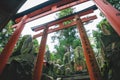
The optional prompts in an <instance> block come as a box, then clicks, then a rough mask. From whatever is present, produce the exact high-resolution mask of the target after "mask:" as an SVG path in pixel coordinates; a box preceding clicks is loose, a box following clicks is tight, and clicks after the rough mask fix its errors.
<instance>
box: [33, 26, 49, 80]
mask: <svg viewBox="0 0 120 80" xmlns="http://www.w3.org/2000/svg"><path fill="white" fill-rule="evenodd" d="M47 31H48V27H45V29H44V33H43V36H42V40H41V44H40V47H39V53H38V56H37V62H36V65H35V69H34V73H33V80H40V79H41V75H42V68H43V60H44V53H45V47H46V41H47V35H48V34H47Z"/></svg>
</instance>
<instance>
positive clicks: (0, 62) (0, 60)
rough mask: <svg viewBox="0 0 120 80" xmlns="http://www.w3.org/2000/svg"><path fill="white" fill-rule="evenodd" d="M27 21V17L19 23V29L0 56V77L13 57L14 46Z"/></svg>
mask: <svg viewBox="0 0 120 80" xmlns="http://www.w3.org/2000/svg"><path fill="white" fill-rule="evenodd" d="M26 19H27V16H26V15H25V16H24V17H23V18H22V20H21V22H20V23H18V25H17V28H16V30H15V32H14V33H13V35H12V36H11V37H10V39H9V41H8V43H7V44H6V46H5V48H4V49H3V51H2V53H1V54H0V75H1V74H2V72H3V69H4V67H5V65H6V64H7V62H8V59H9V57H10V56H11V54H12V52H13V50H14V46H15V44H16V42H17V40H18V38H19V36H20V34H21V32H22V30H23V28H24V25H25V24H24V22H25V20H26Z"/></svg>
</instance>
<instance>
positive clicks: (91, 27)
mask: <svg viewBox="0 0 120 80" xmlns="http://www.w3.org/2000/svg"><path fill="white" fill-rule="evenodd" d="M45 1H47V0H27V2H26V3H25V4H24V5H23V6H22V7H21V8H20V10H19V11H18V12H22V11H24V10H27V9H29V8H31V7H33V6H35V5H38V4H41V3H43V2H45ZM92 5H94V3H93V2H92V1H88V2H85V3H82V4H80V5H77V6H74V7H73V8H74V9H75V11H76V12H77V11H80V10H83V9H85V8H87V7H89V6H92ZM99 13H100V11H99V10H95V11H94V13H93V14H90V15H94V14H95V15H97V17H98V19H96V20H94V21H93V22H92V23H90V24H89V25H85V28H86V29H87V30H90V32H91V31H92V30H96V24H98V23H99V22H100V21H101V19H102V18H101V17H100V16H99ZM87 16H89V15H87ZM55 18H56V13H53V14H50V15H48V16H45V17H43V18H40V19H37V20H35V21H32V22H30V23H27V24H26V25H25V28H24V30H23V31H22V35H26V34H30V35H32V36H33V35H35V34H37V33H39V32H33V31H32V30H31V27H33V26H35V25H40V24H43V23H46V22H49V21H51V20H55ZM52 35H54V33H52V34H49V35H48V40H47V44H48V45H49V48H50V50H51V51H53V50H54V49H53V48H54V47H53V45H55V44H56V43H51V42H52V41H51V36H52ZM37 39H38V41H39V42H40V38H37Z"/></svg>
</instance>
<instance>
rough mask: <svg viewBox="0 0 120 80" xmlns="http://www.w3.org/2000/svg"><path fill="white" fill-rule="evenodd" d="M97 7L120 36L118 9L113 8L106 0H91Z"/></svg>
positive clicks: (119, 14) (119, 13)
mask: <svg viewBox="0 0 120 80" xmlns="http://www.w3.org/2000/svg"><path fill="white" fill-rule="evenodd" d="M93 1H94V2H95V3H96V5H97V6H98V8H99V9H100V10H101V11H102V13H103V14H104V15H105V17H106V18H107V20H108V21H109V22H110V24H111V25H112V27H113V29H114V30H115V31H116V32H117V33H118V35H119V36H120V11H118V10H117V9H115V8H114V7H113V6H112V5H110V3H108V2H107V1H106V0H93Z"/></svg>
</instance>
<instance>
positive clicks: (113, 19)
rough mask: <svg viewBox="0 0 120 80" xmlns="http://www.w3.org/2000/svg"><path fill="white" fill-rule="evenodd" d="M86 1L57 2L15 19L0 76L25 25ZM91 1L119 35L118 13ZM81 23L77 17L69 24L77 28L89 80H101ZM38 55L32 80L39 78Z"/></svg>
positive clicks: (0, 56) (0, 59) (97, 0)
mask: <svg viewBox="0 0 120 80" xmlns="http://www.w3.org/2000/svg"><path fill="white" fill-rule="evenodd" d="M86 1H89V0H66V1H64V0H60V1H59V2H57V3H54V5H48V6H46V7H44V8H42V9H39V10H36V11H34V12H32V13H30V14H28V16H26V15H25V16H24V17H23V18H22V19H20V20H18V19H17V22H19V23H18V24H16V25H14V26H13V27H17V28H16V30H15V32H14V33H13V35H12V36H11V38H10V40H9V41H8V43H7V44H6V46H5V48H4V49H3V51H2V53H1V54H0V74H1V73H2V71H3V69H4V67H5V65H6V64H7V61H8V59H9V57H10V55H11V54H12V51H13V49H14V46H15V44H16V42H17V40H18V38H19V36H20V34H21V31H22V30H23V28H24V25H25V23H27V22H30V21H32V20H35V19H38V18H40V17H43V16H45V15H48V14H50V13H53V12H56V11H59V10H62V9H65V8H68V7H71V6H74V5H76V4H80V3H82V2H86ZM93 1H94V2H95V3H96V5H97V6H98V8H99V9H100V10H101V11H102V12H103V13H104V14H105V16H106V18H107V19H108V21H109V22H110V24H111V25H112V26H113V28H114V29H115V31H116V32H117V33H118V34H119V35H120V28H119V26H120V23H119V20H120V12H119V11H117V10H116V9H115V8H113V7H112V6H111V5H110V4H109V3H108V2H106V1H105V0H103V1H102V0H93ZM78 2H79V3H78ZM72 3H74V4H72ZM57 4H60V5H61V6H57ZM69 4H70V5H69ZM49 9H50V10H49ZM74 17H75V16H74ZM70 19H71V18H70ZM88 20H89V19H88ZM82 21H83V19H82ZM82 21H81V20H80V19H79V17H78V15H77V16H76V21H75V23H71V24H74V25H77V27H78V30H79V33H80V37H81V41H82V46H83V49H84V54H85V58H86V61H87V67H88V71H89V75H90V79H91V80H102V79H101V77H100V74H99V70H98V68H97V66H96V65H97V64H96V61H95V58H94V55H93V51H92V49H91V47H90V46H89V45H90V43H89V41H88V38H87V37H86V33H85V31H84V28H83V25H82ZM70 26H71V25H70ZM63 27H64V26H63ZM47 31H48V32H49V30H48V27H47V26H46V27H45V30H44V33H42V34H43V35H42V36H43V37H42V40H41V42H42V43H44V44H42V45H40V49H39V55H43V54H44V52H45V44H46V39H47ZM81 32H82V33H81ZM41 53H42V54H41ZM87 53H88V54H87ZM39 55H38V60H40V62H39V61H37V63H40V64H39V66H40V67H37V66H36V68H35V70H34V74H33V75H34V76H33V80H40V78H41V70H42V64H43V62H42V60H43V57H39ZM91 62H92V63H91ZM37 63H36V65H38V64H37ZM93 67H94V69H93ZM37 70H38V71H37ZM96 71H98V72H96Z"/></svg>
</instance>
